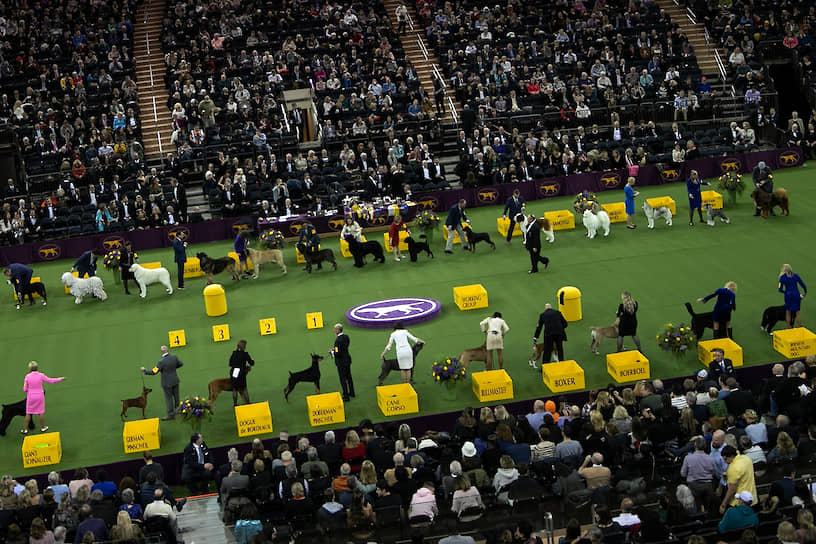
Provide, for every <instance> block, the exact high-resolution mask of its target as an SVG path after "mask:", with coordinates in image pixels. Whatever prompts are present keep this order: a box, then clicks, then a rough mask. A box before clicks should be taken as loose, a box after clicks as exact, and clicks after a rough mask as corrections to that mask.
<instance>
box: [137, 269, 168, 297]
mask: <svg viewBox="0 0 816 544" xmlns="http://www.w3.org/2000/svg"><path fill="white" fill-rule="evenodd" d="M130 272H131V273H132V274H133V278H134V279H135V280H136V285H138V286H139V296H140V297H142V298H145V297H146V296H147V286H148V285H150V284H151V283H161V284H162V285H164V288H165V289H166V290H167V294H168V295H172V294H173V284H172V283H170V272H168V271H167V269H166V268H145V267H143V266H142V265H140V264H135V263H134V264H133V265H131V267H130Z"/></svg>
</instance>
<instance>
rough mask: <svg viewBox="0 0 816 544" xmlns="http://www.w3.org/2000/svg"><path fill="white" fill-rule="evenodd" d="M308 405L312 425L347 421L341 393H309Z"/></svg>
mask: <svg viewBox="0 0 816 544" xmlns="http://www.w3.org/2000/svg"><path fill="white" fill-rule="evenodd" d="M306 406H307V407H308V409H309V423H310V424H311V425H312V427H319V426H320V425H331V424H333V423H343V422H344V421H346V411H345V408H344V407H343V397H342V396H340V393H337V392H335V393H324V394H322V395H309V396H308V397H306Z"/></svg>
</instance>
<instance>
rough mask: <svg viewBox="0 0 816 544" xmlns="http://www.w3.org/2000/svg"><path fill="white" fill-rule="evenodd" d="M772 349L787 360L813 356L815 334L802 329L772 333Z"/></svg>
mask: <svg viewBox="0 0 816 544" xmlns="http://www.w3.org/2000/svg"><path fill="white" fill-rule="evenodd" d="M773 347H774V349H775V350H776V351H778V352H779V353H781V354H782V355H784V356H785V357H787V358H788V359H795V358H797V357H805V356H807V355H813V354H816V334H813V333H812V332H810V331H809V330H808V329H806V328H804V327H797V328H795V329H786V330H781V331H774V333H773Z"/></svg>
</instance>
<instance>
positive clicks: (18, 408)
mask: <svg viewBox="0 0 816 544" xmlns="http://www.w3.org/2000/svg"><path fill="white" fill-rule="evenodd" d="M25 415H26V401H25V399H23V400H21V401H20V402H15V403H14V404H4V405H3V418H2V419H0V436H6V429H8V426H9V425H10V424H11V420H12V419H14V416H20V417H25ZM33 419H34V418H32V420H31V421H29V422H28V428H29V430H30V429H33V428H34V421H33Z"/></svg>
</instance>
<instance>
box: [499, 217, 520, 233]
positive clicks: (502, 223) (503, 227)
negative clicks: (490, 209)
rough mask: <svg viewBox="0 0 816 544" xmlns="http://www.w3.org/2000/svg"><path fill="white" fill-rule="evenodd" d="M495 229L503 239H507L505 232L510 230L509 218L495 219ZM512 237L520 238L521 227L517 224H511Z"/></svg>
mask: <svg viewBox="0 0 816 544" xmlns="http://www.w3.org/2000/svg"><path fill="white" fill-rule="evenodd" d="M496 228H497V229H498V231H499V234H501V235H502V236H504V237H507V231H508V230H510V218H509V217H499V218H497V219H496ZM513 236H521V226H520V225H519V224H518V223H514V224H513Z"/></svg>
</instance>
